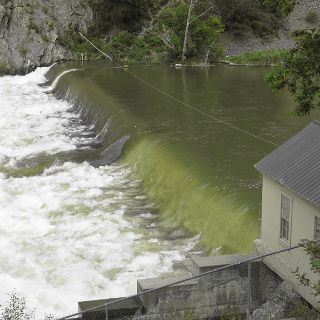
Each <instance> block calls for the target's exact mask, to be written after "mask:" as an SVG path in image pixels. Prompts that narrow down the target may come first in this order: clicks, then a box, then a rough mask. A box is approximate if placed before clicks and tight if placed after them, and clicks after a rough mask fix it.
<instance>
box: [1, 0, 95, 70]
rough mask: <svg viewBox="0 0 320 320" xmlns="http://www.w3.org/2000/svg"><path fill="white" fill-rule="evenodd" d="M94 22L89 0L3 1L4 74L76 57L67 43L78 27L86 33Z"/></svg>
mask: <svg viewBox="0 0 320 320" xmlns="http://www.w3.org/2000/svg"><path fill="white" fill-rule="evenodd" d="M92 23H93V12H92V9H91V7H90V5H89V3H88V1H85V0H68V1H65V0H46V1H44V0H0V73H17V72H24V70H25V69H26V66H27V64H28V61H29V63H30V69H32V68H35V67H36V66H40V65H49V64H52V63H54V62H57V61H60V60H64V59H72V58H74V53H73V52H71V51H70V50H69V49H68V48H67V46H66V45H64V43H63V42H66V41H67V36H68V34H70V30H72V29H74V28H75V26H77V25H79V26H80V27H81V29H82V30H83V31H84V32H86V30H87V29H88V28H89V27H90V26H91V25H92Z"/></svg>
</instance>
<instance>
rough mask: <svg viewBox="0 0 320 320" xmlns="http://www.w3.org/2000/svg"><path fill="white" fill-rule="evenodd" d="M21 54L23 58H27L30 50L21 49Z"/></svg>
mask: <svg viewBox="0 0 320 320" xmlns="http://www.w3.org/2000/svg"><path fill="white" fill-rule="evenodd" d="M19 52H20V54H21V55H22V56H23V57H25V56H26V55H27V53H28V49H27V48H20V49H19Z"/></svg>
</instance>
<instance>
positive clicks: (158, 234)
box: [0, 68, 197, 315]
mask: <svg viewBox="0 0 320 320" xmlns="http://www.w3.org/2000/svg"><path fill="white" fill-rule="evenodd" d="M47 71H48V69H47V68H40V69H38V70H36V71H35V72H33V73H31V74H29V75H28V76H14V77H11V76H10V77H9V76H8V77H2V78H0V141H1V144H0V221H1V224H0V244H1V249H0V304H1V303H3V302H4V301H5V300H6V299H7V293H10V292H12V291H14V290H15V291H16V292H18V293H20V294H22V295H24V296H25V297H26V298H27V301H28V303H29V305H30V306H31V307H35V308H36V309H37V312H38V313H39V314H43V313H52V314H54V315H62V314H66V313H68V312H74V311H76V306H77V302H78V301H80V300H85V299H97V298H107V297H115V296H125V295H128V294H132V293H134V290H135V284H136V279H137V278H145V277H154V276H158V275H160V274H164V273H170V272H172V270H173V268H174V266H175V265H176V264H177V263H179V262H181V261H182V260H184V258H185V254H186V253H188V252H189V251H190V250H192V248H193V246H194V244H195V242H196V241H197V239H196V238H195V239H192V238H185V237H177V238H178V239H177V238H176V239H171V240H168V237H167V235H166V232H167V230H165V229H164V228H161V227H160V226H159V221H158V214H157V211H156V209H155V208H154V205H153V204H152V203H151V202H150V201H149V200H148V198H147V197H146V195H145V194H144V193H143V192H142V190H141V187H140V181H139V180H137V179H135V178H134V177H133V176H132V172H131V169H129V168H128V167H124V166H123V165H121V164H117V163H116V164H113V165H110V166H100V167H98V166H92V165H91V164H90V163H89V162H86V161H73V160H72V159H73V158H72V157H74V155H75V154H77V153H81V152H90V145H92V144H93V143H94V141H95V139H96V136H95V134H94V132H91V131H92V128H91V127H87V126H85V125H84V124H83V122H82V121H81V119H80V116H79V115H78V114H76V113H75V112H73V111H72V110H73V109H72V105H71V104H69V103H68V102H66V101H63V100H58V99H56V98H55V97H54V95H52V94H51V93H50V90H48V89H50V88H48V87H44V86H40V84H42V83H45V82H46V79H45V73H46V72H47ZM71 71H73V72H76V71H75V70H71ZM70 159H71V160H70Z"/></svg>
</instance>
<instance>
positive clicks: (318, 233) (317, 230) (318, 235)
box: [314, 217, 320, 240]
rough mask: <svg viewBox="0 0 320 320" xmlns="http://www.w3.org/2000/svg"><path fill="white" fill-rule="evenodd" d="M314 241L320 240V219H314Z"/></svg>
mask: <svg viewBox="0 0 320 320" xmlns="http://www.w3.org/2000/svg"><path fill="white" fill-rule="evenodd" d="M314 240H320V218H318V217H314Z"/></svg>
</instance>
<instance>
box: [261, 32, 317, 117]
mask: <svg viewBox="0 0 320 320" xmlns="http://www.w3.org/2000/svg"><path fill="white" fill-rule="evenodd" d="M295 39H296V45H295V47H294V48H293V49H291V50H290V51H289V53H288V55H287V56H286V57H285V59H284V61H283V63H282V64H279V65H277V67H276V68H275V69H274V70H273V72H271V73H270V74H268V75H267V77H266V79H267V81H268V82H269V83H270V85H271V87H272V88H273V89H275V90H280V89H283V88H288V90H289V92H290V93H291V94H292V95H293V97H294V99H295V101H296V103H297V107H296V109H295V113H296V114H297V115H298V116H304V115H308V114H310V112H311V111H312V110H313V109H315V108H316V107H319V106H320V101H319V100H320V99H319V98H320V83H319V80H320V50H319V48H320V30H303V31H298V32H296V35H295Z"/></svg>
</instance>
